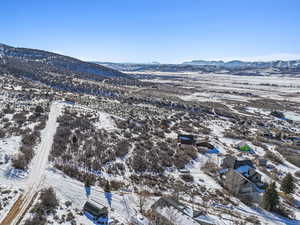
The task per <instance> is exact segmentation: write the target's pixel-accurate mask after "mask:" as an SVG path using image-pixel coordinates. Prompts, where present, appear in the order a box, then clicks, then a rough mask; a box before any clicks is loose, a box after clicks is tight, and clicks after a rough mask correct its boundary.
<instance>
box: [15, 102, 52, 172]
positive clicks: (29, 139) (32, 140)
mask: <svg viewBox="0 0 300 225" xmlns="http://www.w3.org/2000/svg"><path fill="white" fill-rule="evenodd" d="M36 109H37V110H36V111H38V112H39V113H42V112H43V111H42V108H41V107H37V108H36ZM18 117H22V118H23V116H18ZM37 117H39V120H40V121H39V123H38V124H37V125H36V126H35V127H34V129H33V131H32V130H30V129H27V130H26V132H24V133H25V134H23V137H22V145H21V147H20V153H19V154H18V155H17V156H16V157H15V158H14V159H13V160H12V166H13V167H14V168H16V169H21V170H26V169H28V165H29V163H30V162H31V160H32V158H33V157H34V146H35V145H36V144H37V143H38V142H39V141H40V135H41V133H40V131H41V130H42V129H44V128H45V125H46V119H47V117H46V116H41V115H40V114H39V115H38V116H37ZM34 120H35V121H36V120H37V119H34Z"/></svg>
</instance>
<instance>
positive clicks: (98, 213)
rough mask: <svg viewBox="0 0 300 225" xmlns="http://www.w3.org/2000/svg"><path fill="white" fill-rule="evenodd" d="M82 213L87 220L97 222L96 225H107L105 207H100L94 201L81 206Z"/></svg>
mask: <svg viewBox="0 0 300 225" xmlns="http://www.w3.org/2000/svg"><path fill="white" fill-rule="evenodd" d="M83 211H84V214H85V215H86V216H87V217H88V218H89V219H91V220H93V221H97V224H104V225H106V224H108V210H107V207H105V206H101V205H99V204H97V202H94V201H87V202H86V203H85V204H84V206H83Z"/></svg>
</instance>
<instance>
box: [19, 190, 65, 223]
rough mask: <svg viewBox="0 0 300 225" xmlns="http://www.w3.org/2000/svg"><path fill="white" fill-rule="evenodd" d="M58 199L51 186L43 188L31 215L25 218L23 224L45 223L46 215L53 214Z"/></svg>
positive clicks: (57, 204)
mask: <svg viewBox="0 0 300 225" xmlns="http://www.w3.org/2000/svg"><path fill="white" fill-rule="evenodd" d="M58 206H59V201H58V199H57V197H56V194H55V192H54V190H53V188H51V187H50V188H46V189H43V190H42V191H41V193H40V197H39V202H38V203H37V204H36V205H35V206H34V207H33V209H32V213H33V216H32V217H31V218H29V219H27V220H26V221H25V223H24V225H46V224H47V216H48V215H50V214H55V213H56V209H57V207H58Z"/></svg>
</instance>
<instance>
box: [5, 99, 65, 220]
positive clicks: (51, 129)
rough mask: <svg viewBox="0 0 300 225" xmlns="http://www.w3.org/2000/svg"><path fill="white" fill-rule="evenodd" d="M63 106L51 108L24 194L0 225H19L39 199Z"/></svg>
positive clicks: (56, 105) (54, 104)
mask: <svg viewBox="0 0 300 225" xmlns="http://www.w3.org/2000/svg"><path fill="white" fill-rule="evenodd" d="M62 107H63V106H62V105H61V104H59V103H53V104H52V105H51V107H50V113H49V118H48V121H47V124H46V127H45V129H44V130H43V131H42V134H41V143H40V144H39V146H38V149H37V150H36V155H35V157H34V158H33V160H32V163H31V167H30V170H29V177H28V180H27V181H26V182H27V183H26V187H27V189H26V190H25V192H24V194H23V195H22V196H20V198H19V199H18V200H17V201H16V202H15V204H14V205H13V207H12V208H11V210H10V211H9V213H8V214H7V216H6V217H5V218H4V219H3V221H2V222H1V223H0V225H17V224H19V222H20V220H21V219H22V217H23V216H24V215H25V214H26V212H27V211H28V209H29V208H30V206H31V204H32V203H33V201H34V199H35V198H36V197H37V194H38V192H39V190H40V189H41V187H42V183H43V179H44V172H45V170H46V168H47V166H48V157H49V154H50V151H51V147H52V143H53V136H54V135H55V133H56V129H57V126H58V124H57V121H56V120H57V118H58V116H59V115H60V112H61V109H62Z"/></svg>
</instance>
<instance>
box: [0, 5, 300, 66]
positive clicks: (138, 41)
mask: <svg viewBox="0 0 300 225" xmlns="http://www.w3.org/2000/svg"><path fill="white" fill-rule="evenodd" d="M0 43H4V44H8V45H13V46H22V47H30V48H38V49H45V50H49V51H54V52H57V53H62V54H66V55H70V56H74V57H77V58H80V59H83V60H98V61H114V62H152V61H159V62H165V63H166V62H169V63H178V62H183V61H186V60H192V59H208V60H211V59H224V60H231V59H234V58H236V59H243V60H255V59H259V60H263V59H265V60H267V59H275V58H283V59H289V58H300V1H299V0H209V1H204V0H151V1H150V0H85V1H83V0H73V1H71V0H51V1H50V0H44V1H40V0H9V1H2V2H1V13H0Z"/></svg>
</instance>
